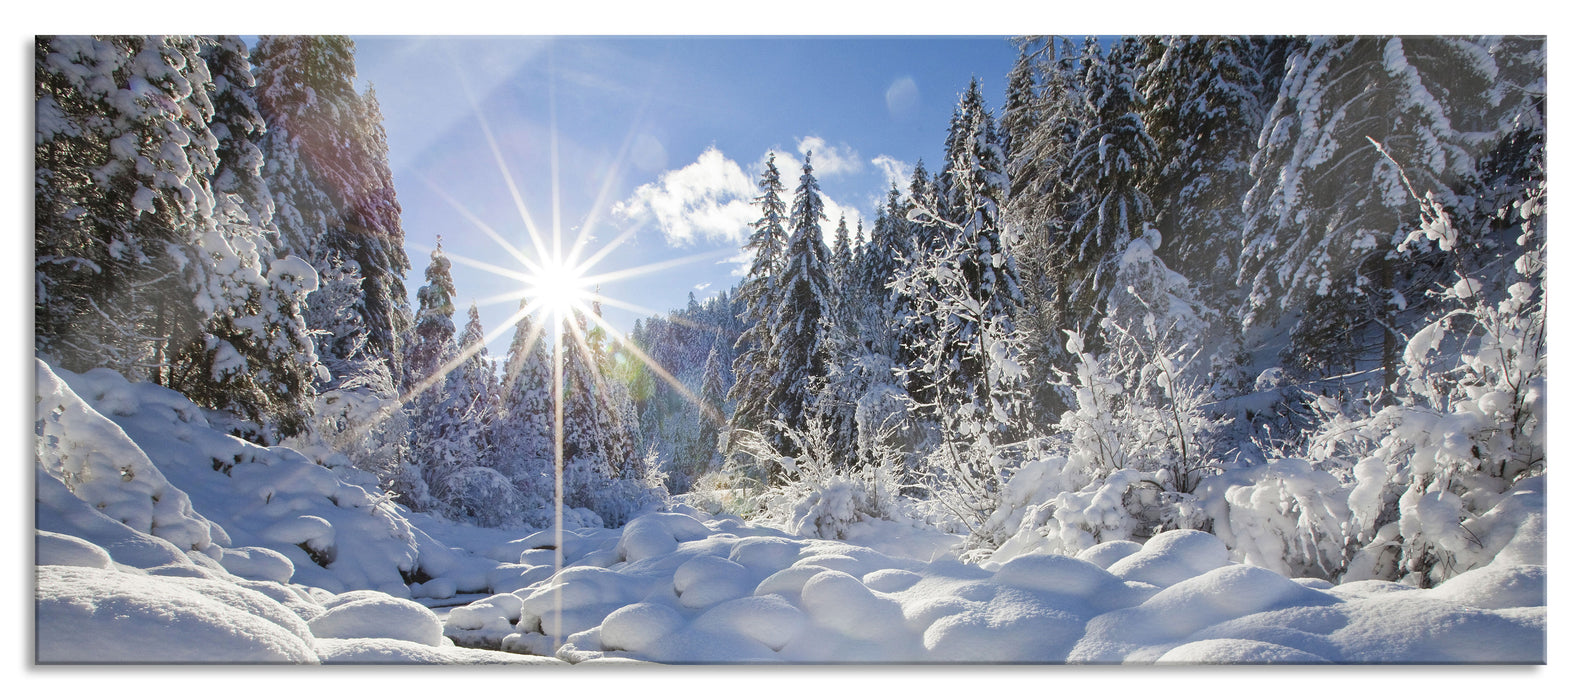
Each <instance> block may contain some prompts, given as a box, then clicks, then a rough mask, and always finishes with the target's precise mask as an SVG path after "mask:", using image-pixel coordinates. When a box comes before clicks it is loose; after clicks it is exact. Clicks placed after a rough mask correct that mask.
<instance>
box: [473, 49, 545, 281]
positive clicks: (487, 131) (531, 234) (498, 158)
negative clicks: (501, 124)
mask: <svg viewBox="0 0 1582 700" xmlns="http://www.w3.org/2000/svg"><path fill="white" fill-rule="evenodd" d="M451 65H452V66H454V67H455V68H456V73H457V75H458V79H457V81H456V82H457V84H459V85H460V86H461V90H462V93H464V94H465V95H466V96H467V102H468V103H469V104H470V105H472V114H473V116H474V117H476V118H477V120H478V128H479V129H480V130H481V131H482V132H483V139H484V141H485V142H487V143H488V144H489V153H490V154H491V155H493V156H494V163H495V166H496V167H498V168H499V169H500V177H501V178H502V179H504V180H505V186H506V188H507V189H509V190H510V191H511V201H513V202H515V203H516V211H517V214H518V215H520V216H521V217H522V224H523V225H524V226H526V227H527V235H528V238H529V239H531V240H532V242H533V248H534V249H535V250H537V251H538V254H539V257H540V258H542V257H545V256H546V253H545V248H544V241H543V237H542V236H541V235H539V231H538V226H537V225H536V224H534V223H533V215H532V213H531V212H529V211H528V209H527V202H526V201H525V200H523V199H522V191H521V189H520V188H518V187H517V186H516V178H514V177H512V176H511V168H510V167H509V166H508V165H506V162H505V154H504V153H502V152H501V151H500V144H499V143H498V142H497V141H495V138H494V130H493V129H491V128H490V127H489V120H488V119H485V118H484V116H483V107H482V105H480V104H478V98H477V96H476V95H474V94H473V92H472V86H471V85H470V84H469V83H468V82H467V75H466V73H465V72H463V71H462V69H461V65H460V64H458V63H456V61H455V57H454V56H452V57H451Z"/></svg>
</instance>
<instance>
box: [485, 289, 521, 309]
mask: <svg viewBox="0 0 1582 700" xmlns="http://www.w3.org/2000/svg"><path fill="white" fill-rule="evenodd" d="M532 294H533V289H532V288H531V287H523V288H520V289H513V290H510V291H508V292H500V293H499V294H491V295H489V296H486V297H483V298H482V299H477V300H475V303H477V304H478V306H493V305H495V304H503V303H505V302H508V301H521V300H523V299H526V298H527V297H529V296H531V295H532Z"/></svg>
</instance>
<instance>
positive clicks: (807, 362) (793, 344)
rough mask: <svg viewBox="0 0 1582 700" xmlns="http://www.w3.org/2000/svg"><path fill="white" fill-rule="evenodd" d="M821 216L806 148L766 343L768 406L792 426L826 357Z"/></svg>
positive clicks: (813, 392) (804, 422) (785, 449)
mask: <svg viewBox="0 0 1582 700" xmlns="http://www.w3.org/2000/svg"><path fill="white" fill-rule="evenodd" d="M824 219H825V216H824V203H823V199H822V197H821V196H820V192H819V186H818V180H817V179H816V178H815V177H814V176H813V152H812V151H808V153H807V155H806V156H805V158H804V160H803V162H802V178H801V180H800V181H799V182H798V184H797V188H796V193H795V194H794V195H793V196H792V200H791V235H790V238H789V239H788V240H787V242H786V252H785V262H784V264H783V265H782V267H781V268H780V275H779V278H778V280H777V281H776V283H775V288H776V289H777V290H778V292H779V298H778V299H777V300H776V302H777V306H776V308H775V313H774V326H773V331H772V335H771V340H770V344H769V347H770V349H771V352H772V353H773V356H774V358H775V367H774V374H773V375H771V378H770V381H769V391H770V394H769V408H770V410H771V411H772V412H773V414H774V416H775V417H776V419H777V420H779V421H780V422H781V423H783V424H784V425H785V426H786V427H787V428H789V429H790V430H794V431H802V430H804V429H806V428H807V426H808V423H809V421H810V419H811V417H812V415H813V410H814V404H815V402H816V400H817V398H818V386H819V385H820V384H821V383H822V382H823V380H824V377H825V374H826V373H827V372H828V364H829V362H830V353H829V348H828V347H827V344H826V341H825V333H826V325H825V324H826V323H827V318H828V317H829V316H830V314H831V313H832V311H833V308H832V293H831V291H830V282H829V249H828V248H827V247H826V246H825V245H824V234H823V230H822V227H821V226H820V224H819V222H820V221H821V220H824ZM768 437H769V439H770V442H771V443H772V444H774V445H775V447H776V450H777V451H778V452H779V453H780V454H782V455H794V454H795V452H793V445H792V443H791V441H789V440H787V439H786V438H785V436H783V435H778V434H772V435H770V436H768ZM771 476H772V477H773V475H771Z"/></svg>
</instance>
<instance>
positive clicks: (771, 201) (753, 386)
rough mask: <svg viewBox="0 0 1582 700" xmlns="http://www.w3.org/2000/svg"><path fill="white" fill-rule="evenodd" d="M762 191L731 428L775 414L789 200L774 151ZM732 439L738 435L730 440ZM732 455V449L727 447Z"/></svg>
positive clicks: (740, 296) (741, 300) (755, 426)
mask: <svg viewBox="0 0 1582 700" xmlns="http://www.w3.org/2000/svg"><path fill="white" fill-rule="evenodd" d="M758 187H759V189H760V190H761V191H762V194H760V195H759V196H758V197H757V198H755V199H754V200H753V201H754V202H755V203H757V204H758V205H759V206H760V207H761V209H762V211H763V215H762V216H760V217H759V219H758V221H757V223H755V224H754V229H753V233H752V235H751V236H750V237H748V239H747V244H746V246H745V247H746V248H747V249H748V250H751V251H752V253H753V261H752V265H751V266H750V267H749V268H748V270H747V276H746V278H744V279H743V280H742V281H741V284H740V285H739V286H738V288H737V289H738V291H737V294H736V300H735V301H736V304H738V305H739V306H740V307H741V308H742V315H741V316H740V318H741V320H742V321H743V322H745V323H747V324H749V327H748V329H747V330H746V331H745V332H743V333H742V334H741V336H740V337H739V338H737V340H736V350H737V354H736V361H735V362H734V363H733V364H732V372H733V373H734V374H735V376H736V381H735V382H734V383H733V384H732V385H731V390H730V394H729V397H728V398H729V399H730V400H731V401H732V402H733V403H734V404H735V406H736V408H735V411H734V412H733V413H732V414H731V430H732V432H733V435H734V431H736V430H742V429H746V430H761V429H762V428H763V427H764V426H765V425H766V424H767V422H768V421H769V420H771V419H773V418H774V417H775V414H774V413H773V405H772V404H771V403H770V384H769V382H770V378H771V377H772V376H773V373H774V372H775V366H776V358H775V356H774V354H773V332H774V323H775V310H776V309H775V305H776V304H777V303H778V299H779V290H778V288H777V287H776V284H777V283H778V278H779V276H780V269H781V267H782V265H783V263H782V260H783V259H784V255H785V246H786V230H785V223H784V222H785V220H786V213H785V203H784V202H783V201H782V200H781V198H780V193H781V192H784V191H785V187H784V186H783V185H781V184H780V170H779V169H778V168H776V167H775V159H774V154H773V153H770V154H769V157H768V160H767V162H766V163H765V164H764V174H763V177H762V178H761V179H760V180H759V181H758ZM731 442H732V444H734V437H733V438H732V440H731ZM727 455H729V449H727Z"/></svg>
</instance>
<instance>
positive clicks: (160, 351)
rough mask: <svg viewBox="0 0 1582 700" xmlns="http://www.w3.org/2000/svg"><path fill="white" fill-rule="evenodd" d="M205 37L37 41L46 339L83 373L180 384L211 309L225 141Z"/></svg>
mask: <svg viewBox="0 0 1582 700" xmlns="http://www.w3.org/2000/svg"><path fill="white" fill-rule="evenodd" d="M199 49H200V43H199V41H198V40H196V39H191V38H170V37H160V36H120V37H106V38H96V37H87V36H71V37H51V36H41V37H38V38H37V39H36V40H35V43H34V78H35V84H34V97H35V130H36V137H35V142H34V144H35V145H34V163H35V168H36V170H35V178H34V211H35V226H36V229H35V237H34V271H35V294H34V339H35V340H34V350H35V352H36V353H37V354H38V355H39V356H40V357H43V358H45V359H47V360H50V361H52V362H55V363H58V364H59V365H60V366H62V367H65V368H66V369H69V370H73V371H78V372H82V371H86V370H88V369H90V368H93V367H109V368H111V369H114V370H116V371H117V372H120V373H121V374H123V375H125V376H126V377H127V378H128V379H132V380H151V381H154V382H158V383H168V381H169V377H168V373H169V369H170V355H171V352H172V351H173V349H174V348H178V347H182V346H185V345H187V344H188V343H191V342H195V341H199V340H200V339H201V337H202V336H203V335H204V325H205V323H206V321H207V320H208V315H207V314H204V313H202V312H200V310H199V309H198V307H197V304H195V303H194V302H195V297H196V296H197V293H198V291H199V290H200V289H201V288H202V287H203V286H204V285H205V284H206V280H205V279H204V275H205V272H206V270H207V268H206V266H204V265H202V264H201V262H200V261H199V260H198V254H197V250H196V249H197V243H198V240H199V237H200V236H201V235H202V234H203V233H205V232H207V231H210V230H212V228H213V208H214V202H213V200H212V198H211V196H210V189H209V183H208V178H209V176H210V175H211V174H212V173H213V171H214V167H215V160H216V156H215V152H214V149H215V145H216V144H215V139H214V136H213V134H212V133H211V132H210V131H209V127H208V121H209V119H210V117H211V116H212V114H213V109H214V108H213V106H212V104H211V103H210V101H209V93H208V91H207V90H205V89H204V88H203V85H204V84H205V83H208V82H209V80H210V79H209V73H208V68H207V65H206V64H205V63H204V62H203V60H202V58H201V57H200V55H199Z"/></svg>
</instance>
